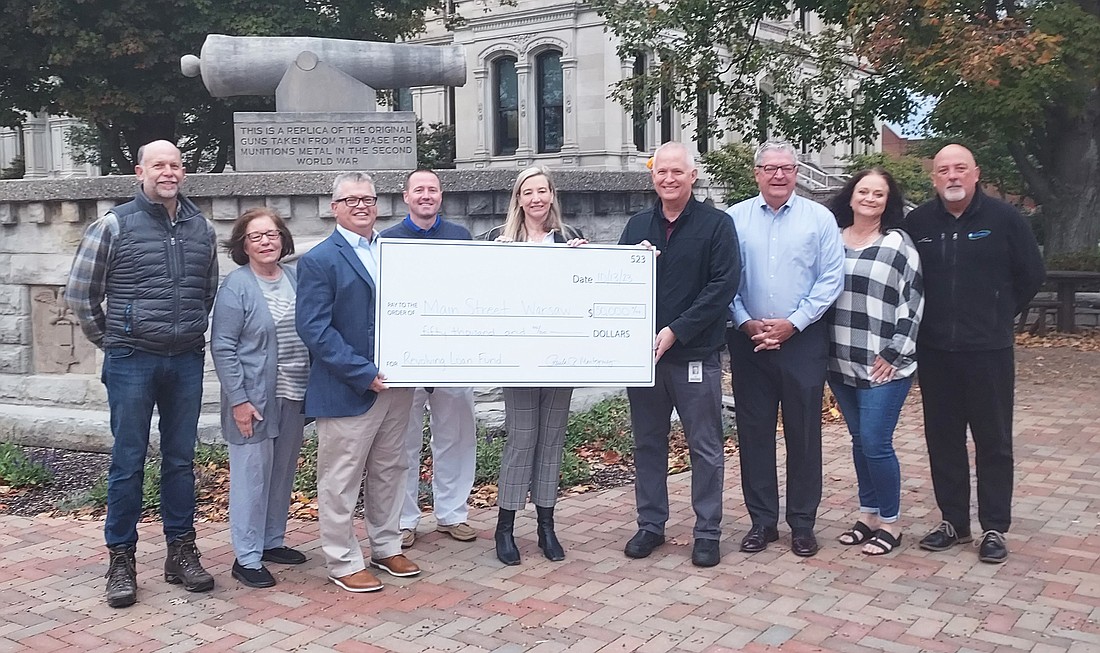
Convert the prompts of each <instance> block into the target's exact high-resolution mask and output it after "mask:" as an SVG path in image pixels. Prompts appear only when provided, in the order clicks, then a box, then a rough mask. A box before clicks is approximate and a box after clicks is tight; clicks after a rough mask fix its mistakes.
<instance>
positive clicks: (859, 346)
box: [829, 229, 924, 388]
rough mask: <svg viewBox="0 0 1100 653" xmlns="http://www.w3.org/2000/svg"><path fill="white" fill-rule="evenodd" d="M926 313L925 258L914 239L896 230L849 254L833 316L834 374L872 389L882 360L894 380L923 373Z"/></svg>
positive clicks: (831, 359)
mask: <svg viewBox="0 0 1100 653" xmlns="http://www.w3.org/2000/svg"><path fill="white" fill-rule="evenodd" d="M923 311H924V283H923V281H922V278H921V269H920V257H919V256H918V255H917V250H916V248H915V247H914V246H913V243H912V241H911V240H910V239H909V236H908V235H906V233H905V232H903V231H901V230H897V229H895V230H891V231H889V232H887V233H886V234H885V235H884V236H882V237H881V238H879V239H878V240H877V241H876V242H875V243H873V244H872V245H869V246H867V247H864V248H863V249H849V248H847V247H845V250H844V291H843V292H842V293H841V294H840V297H839V298H838V299H837V301H836V304H835V305H834V306H833V310H832V312H831V313H830V318H829V327H830V330H831V336H832V338H831V342H830V344H829V373H830V375H831V376H833V378H834V379H837V380H840V381H843V382H844V383H845V384H847V385H852V386H856V387H863V388H869V387H871V385H872V383H871V378H870V377H871V366H872V365H873V364H874V361H875V357H876V356H882V358H883V359H884V360H885V361H886V362H887V363H890V365H892V366H893V367H894V369H895V370H897V371H896V372H895V375H894V378H895V379H900V378H904V377H907V376H910V375H912V374H913V373H914V372H916V369H917V360H916V351H917V330H918V329H919V327H920V319H921V314H922V313H923Z"/></svg>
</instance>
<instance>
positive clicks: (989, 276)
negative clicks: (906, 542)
mask: <svg viewBox="0 0 1100 653" xmlns="http://www.w3.org/2000/svg"><path fill="white" fill-rule="evenodd" d="M979 176H980V170H979V169H978V166H977V164H976V163H975V162H974V155H973V154H971V152H970V150H968V149H966V148H965V147H963V146H961V145H948V146H947V147H945V148H943V149H942V150H940V151H939V153H938V154H936V158H935V160H934V162H933V167H932V183H933V185H935V187H936V194H937V195H938V196H939V197H937V198H936V199H933V200H931V201H929V202H926V203H924V204H922V205H921V206H919V207H917V208H916V209H914V210H913V211H912V212H911V213H910V214H909V216H908V217H907V218H906V221H905V228H906V229H907V230H908V231H909V235H910V236H912V238H913V242H914V243H915V244H916V246H917V251H918V252H919V253H920V258H921V265H922V266H923V268H924V297H925V306H924V319H923V320H922V321H921V326H920V333H919V334H918V336H917V360H918V361H919V362H918V365H919V367H918V374H919V376H920V386H921V394H922V397H923V402H924V437H925V440H926V441H927V443H928V461H929V464H930V465H931V468H932V486H933V488H934V489H935V492H936V504H937V505H938V506H939V508H940V512H941V513H942V517H943V521H942V522H941V523H940V525H939V526H938V527H936V529H935V530H933V531H932V532H931V533H929V534H928V535H926V536H925V537H924V539H922V540H921V541H920V546H921V548H922V549H927V550H929V551H946V550H948V549H950V548H951V547H953V546H955V545H956V544H962V543H966V542H970V541H971V540H972V539H973V538H972V537H971V534H970V463H969V460H968V455H967V451H966V427H967V426H969V427H970V432H971V435H972V436H973V438H974V451H975V455H974V467H975V471H976V473H977V476H978V521H979V522H980V523H981V527H982V531H983V534H982V540H981V544H980V547H979V549H978V558H979V559H980V560H981V561H982V562H989V563H994V564H996V563H1002V562H1004V561H1005V560H1007V559H1008V547H1007V546H1006V545H1005V533H1006V532H1007V531H1008V528H1009V525H1010V524H1011V521H1012V476H1013V458H1012V396H1013V386H1014V382H1015V367H1014V362H1013V351H1012V347H1013V333H1012V325H1013V321H1014V320H1013V318H1014V316H1015V315H1016V314H1017V313H1019V312H1020V311H1021V310H1022V309H1023V308H1024V307H1025V306H1027V304H1028V302H1030V301H1031V298H1032V297H1034V296H1035V293H1036V292H1037V291H1038V290H1039V286H1041V285H1042V283H1043V279H1044V277H1045V274H1046V273H1045V271H1044V269H1043V258H1042V255H1041V254H1040V252H1039V247H1038V245H1036V243H1035V237H1034V236H1033V235H1032V233H1031V229H1030V228H1029V227H1028V224H1027V222H1026V221H1024V219H1023V217H1022V216H1021V215H1020V212H1019V211H1017V210H1016V209H1015V208H1014V207H1013V206H1011V205H1009V204H1006V203H1005V202H1002V201H1000V200H997V199H994V198H992V197H989V196H987V195H985V194H984V193H982V191H981V189H980V188H978V179H979Z"/></svg>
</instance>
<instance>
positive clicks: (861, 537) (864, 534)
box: [836, 521, 875, 546]
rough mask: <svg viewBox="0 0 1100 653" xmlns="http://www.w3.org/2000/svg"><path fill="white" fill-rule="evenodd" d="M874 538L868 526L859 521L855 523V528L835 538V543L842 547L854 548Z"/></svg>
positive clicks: (873, 533)
mask: <svg viewBox="0 0 1100 653" xmlns="http://www.w3.org/2000/svg"><path fill="white" fill-rule="evenodd" d="M874 536H875V532H874V531H872V530H871V527H870V526H868V525H867V524H864V523H863V522H861V521H857V522H856V525H855V526H852V528H851V529H849V530H846V531H844V532H843V533H841V534H840V535H839V536H838V537H837V538H836V541H837V542H840V543H841V544H843V545H844V546H855V545H857V544H863V543H864V542H866V541H867V540H869V539H871V538H872V537H874Z"/></svg>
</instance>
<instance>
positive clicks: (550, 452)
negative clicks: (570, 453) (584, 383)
mask: <svg viewBox="0 0 1100 653" xmlns="http://www.w3.org/2000/svg"><path fill="white" fill-rule="evenodd" d="M572 396H573V388H505V389H504V425H505V427H506V428H507V430H508V439H507V440H506V441H505V443H504V454H503V456H502V457H501V461H500V481H499V483H498V484H497V489H498V492H499V493H498V496H497V505H498V506H500V507H501V508H504V509H505V510H522V509H523V508H524V506H526V505H527V493H528V491H530V493H531V503H534V504H535V505H536V506H540V507H542V508H552V507H553V506H554V504H555V503H556V502H557V500H558V481H559V480H560V478H561V458H562V447H563V445H564V444H565V427H566V426H567V425H568V424H569V400H570V399H571V398H572Z"/></svg>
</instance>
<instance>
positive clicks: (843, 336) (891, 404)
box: [829, 168, 924, 555]
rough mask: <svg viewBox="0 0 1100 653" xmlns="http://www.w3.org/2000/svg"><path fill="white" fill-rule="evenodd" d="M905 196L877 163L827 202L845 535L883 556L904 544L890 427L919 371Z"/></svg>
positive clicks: (916, 272) (832, 372)
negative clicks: (849, 481) (839, 285)
mask: <svg viewBox="0 0 1100 653" xmlns="http://www.w3.org/2000/svg"><path fill="white" fill-rule="evenodd" d="M902 202H903V199H902V195H901V191H900V190H899V189H898V185H897V184H896V183H895V182H894V178H893V177H891V176H890V173H888V172H886V171H885V170H883V169H881V168H873V169H871V170H864V171H862V172H859V173H857V174H855V175H853V176H852V178H851V179H850V180H849V181H848V183H847V184H845V186H844V188H843V189H841V191H840V193H839V194H838V195H837V196H836V198H834V199H833V202H832V205H831V206H830V208H831V209H832V211H833V215H835V216H836V221H837V224H838V225H839V226H840V228H841V235H842V236H843V238H844V256H845V260H844V292H843V293H841V295H840V298H839V299H837V301H836V304H835V305H834V306H833V308H832V310H831V311H830V313H829V327H830V334H831V341H830V345H829V387H830V388H831V389H832V391H833V395H834V396H835V397H836V399H837V403H838V404H839V405H840V412H841V413H843V415H844V420H845V421H846V422H847V423H848V431H849V432H850V433H851V434H852V458H853V461H854V462H855V467H856V480H857V482H858V484H859V513H860V514H859V519H858V521H856V523H855V525H854V526H852V528H851V529H850V530H848V531H845V532H844V533H843V534H842V535H841V536H840V538H839V540H840V543H841V544H847V545H857V544H863V553H865V554H867V555H883V554H886V553H889V552H891V551H893V550H894V548H895V547H897V546H898V545H899V544H901V528H900V525H899V524H898V516H899V514H900V502H901V471H900V466H899V464H898V457H897V454H896V453H895V452H894V427H896V426H897V423H898V415H899V414H900V413H901V407H902V404H904V403H905V397H906V395H908V394H909V387H910V385H911V384H912V381H913V378H912V377H913V373H914V372H916V370H917V361H916V358H915V355H916V349H917V342H916V340H917V328H918V327H919V325H920V317H921V312H922V311H923V309H924V296H923V285H922V282H921V272H920V259H919V258H918V256H917V250H916V248H914V247H913V243H912V241H910V239H909V236H908V235H907V234H906V233H905V232H904V231H902V230H901V229H900V226H901V220H902Z"/></svg>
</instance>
